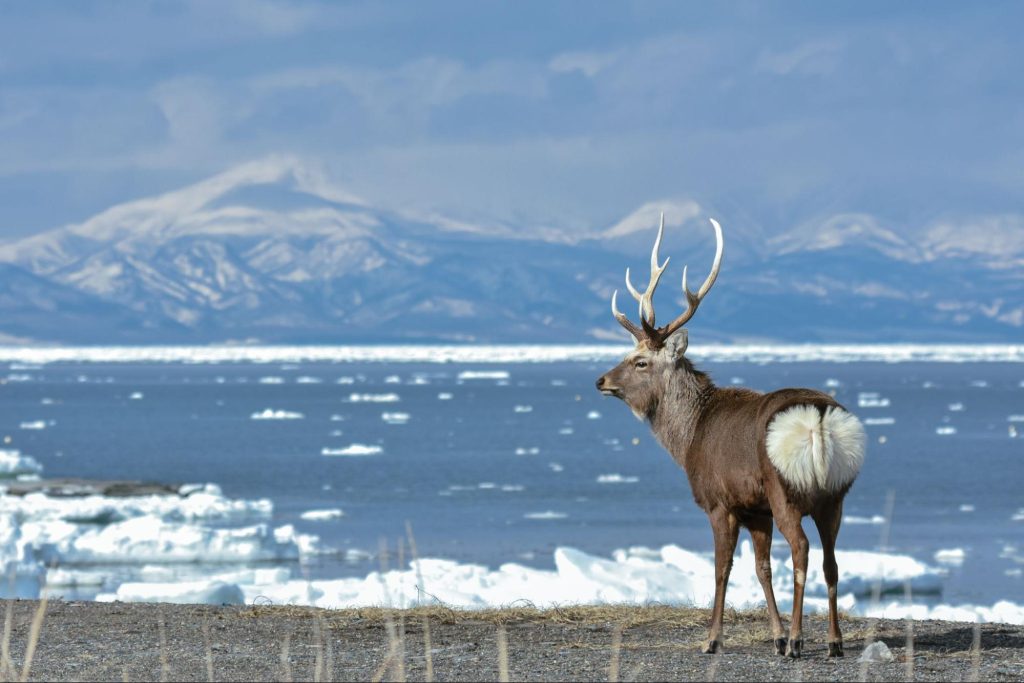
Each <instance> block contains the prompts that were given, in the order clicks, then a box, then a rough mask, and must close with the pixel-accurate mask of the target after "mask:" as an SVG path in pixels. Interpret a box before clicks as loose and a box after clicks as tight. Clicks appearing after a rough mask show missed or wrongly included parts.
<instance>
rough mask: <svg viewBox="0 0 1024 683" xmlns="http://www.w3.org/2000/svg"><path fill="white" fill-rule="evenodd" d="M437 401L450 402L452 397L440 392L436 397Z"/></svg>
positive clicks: (445, 392)
mask: <svg viewBox="0 0 1024 683" xmlns="http://www.w3.org/2000/svg"><path fill="white" fill-rule="evenodd" d="M437 400H438V401H450V400H452V395H451V394H449V393H448V392H447V391H442V392H441V393H439V394H438V395H437Z"/></svg>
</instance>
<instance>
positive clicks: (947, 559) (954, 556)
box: [935, 548, 966, 567]
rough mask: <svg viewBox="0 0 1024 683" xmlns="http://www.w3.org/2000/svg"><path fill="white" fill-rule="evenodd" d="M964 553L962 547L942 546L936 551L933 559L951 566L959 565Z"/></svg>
mask: <svg viewBox="0 0 1024 683" xmlns="http://www.w3.org/2000/svg"><path fill="white" fill-rule="evenodd" d="M965 556H966V553H965V552H964V549H963V548H944V549H942V550H939V551H936V553H935V561H936V562H938V563H939V564H945V565H948V566H951V567H959V566H960V565H962V564H963V563H964V557H965Z"/></svg>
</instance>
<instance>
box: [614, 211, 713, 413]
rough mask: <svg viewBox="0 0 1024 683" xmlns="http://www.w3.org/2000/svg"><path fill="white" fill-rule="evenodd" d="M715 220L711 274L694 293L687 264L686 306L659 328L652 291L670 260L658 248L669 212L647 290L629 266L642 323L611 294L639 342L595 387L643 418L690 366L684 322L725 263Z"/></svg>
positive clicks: (617, 316) (660, 230)
mask: <svg viewBox="0 0 1024 683" xmlns="http://www.w3.org/2000/svg"><path fill="white" fill-rule="evenodd" d="M711 225H712V226H713V227H714V229H715V238H716V241H717V249H716V250H715V261H714V264H713V265H712V266H711V273H710V274H709V275H708V277H707V279H706V280H704V284H702V285H701V286H700V289H698V290H697V293H696V294H694V293H693V292H691V291H690V289H689V287H687V285H686V268H685V267H684V268H683V293H684V294H686V304H687V305H686V310H685V311H683V313H682V314H681V315H680V316H679V317H677V318H676V319H675V320H673V321H672V322H670V323H668V324H667V325H664V326H662V327H657V326H656V324H655V320H654V290H655V288H656V287H657V286H658V281H659V280H660V279H661V275H662V273H664V272H665V268H667V267H668V261H669V259H667V258H666V259H665V262H664V263H662V264H661V265H658V261H659V258H658V247H659V246H661V238H662V235H663V234H664V231H665V214H662V215H661V225H660V226H659V227H658V236H657V238H655V240H654V249H652V250H651V278H650V280H649V281H648V283H647V290H646V291H645V292H644V293H643V294H641V293H640V292H639V291H637V289H636V288H635V287H633V283H632V282H631V281H630V279H629V269H628V268H627V269H626V287H627V289H629V293H630V294H632V295H633V298H634V299H636V300H637V301H638V302H639V305H640V325H639V326H637V325H635V324H633V322H632V321H630V320H629V318H627V317H626V316H625V315H623V314H622V313H620V312H619V309H618V307H617V306H616V304H615V300H616V297H617V296H618V293H619V292H618V290H616V291H615V293H614V294H612V314H613V315H614V316H615V319H616V320H618V321H619V323H620V324H621V325H622V326H623V327H625V328H626V329H627V330H629V333H630V334H631V335H633V339H634V340H635V341H636V347H635V348H634V349H633V351H631V352H630V353H629V354H627V355H626V357H625V358H624V359H623V360H622V362H621V363H619V364H618V365H617V366H615V367H614V368H612V369H611V370H609V371H608V372H606V373H605V374H603V375H601V377H599V378H598V380H597V389H598V391H600V392H601V393H603V394H604V395H605V396H615V397H617V398H621V399H622V400H623V401H625V402H626V404H627V405H628V406H629V407H630V409H631V410H632V411H633V413H634V414H635V415H636V416H637V417H639V418H641V419H643V418H644V417H648V416H650V415H651V414H652V412H653V411H654V410H655V409H656V408H657V406H658V403H659V401H660V399H661V397H662V396H663V395H664V393H665V390H666V389H667V387H668V384H669V382H670V381H671V379H672V377H673V376H674V374H675V373H676V372H677V371H678V370H679V368H681V367H684V368H690V367H692V366H690V365H689V362H688V361H687V360H686V358H685V356H684V353H685V352H686V346H687V342H688V339H687V333H686V330H685V329H683V325H685V324H686V322H687V321H688V320H689V319H690V318H692V317H693V314H694V313H696V312H697V307H698V306H699V305H700V302H701V301H702V300H703V299H704V296H705V295H706V294H707V293H708V291H709V290H710V289H711V286H712V285H714V284H715V279H716V278H717V277H718V270H719V268H720V267H721V265H722V247H723V239H722V227H721V226H720V225H719V224H718V222H717V221H715V219H713V218H712V219H711Z"/></svg>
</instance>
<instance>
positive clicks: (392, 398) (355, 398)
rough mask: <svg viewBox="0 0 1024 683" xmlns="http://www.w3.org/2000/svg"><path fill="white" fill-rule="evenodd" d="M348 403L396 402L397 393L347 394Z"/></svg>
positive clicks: (397, 399)
mask: <svg viewBox="0 0 1024 683" xmlns="http://www.w3.org/2000/svg"><path fill="white" fill-rule="evenodd" d="M348 400H349V403H396V402H398V401H399V400H400V399H399V398H398V394H349V395H348Z"/></svg>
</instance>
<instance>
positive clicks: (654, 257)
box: [626, 211, 669, 328]
mask: <svg viewBox="0 0 1024 683" xmlns="http://www.w3.org/2000/svg"><path fill="white" fill-rule="evenodd" d="M664 234H665V212H664V211H662V212H661V223H660V225H659V226H658V236H657V237H655V238H654V248H653V249H651V279H650V280H648V282H647V290H646V291H645V292H644V293H643V294H641V293H640V292H638V291H637V289H636V288H635V287H634V286H633V283H632V282H630V280H629V268H626V287H628V288H629V293H630V294H632V295H633V298H634V299H636V300H637V301H639V302H640V322H641V323H648V324H649V325H650V326H651V327H652V328H653V327H654V290H655V289H657V287H658V282H659V281H660V280H661V275H662V273H664V272H665V269H666V268H667V267H668V262H669V258H666V259H665V262H664V263H663V264H661V265H660V266H659V265H658V249H659V248H660V247H661V238H662V236H663V235H664Z"/></svg>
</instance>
